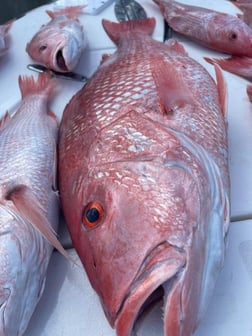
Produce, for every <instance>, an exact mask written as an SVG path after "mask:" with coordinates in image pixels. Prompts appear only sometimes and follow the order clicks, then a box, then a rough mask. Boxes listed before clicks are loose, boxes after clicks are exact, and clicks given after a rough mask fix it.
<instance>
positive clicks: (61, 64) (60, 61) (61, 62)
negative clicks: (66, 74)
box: [56, 49, 68, 71]
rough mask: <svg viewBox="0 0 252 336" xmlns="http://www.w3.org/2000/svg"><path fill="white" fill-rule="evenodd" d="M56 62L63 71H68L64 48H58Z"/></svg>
mask: <svg viewBox="0 0 252 336" xmlns="http://www.w3.org/2000/svg"><path fill="white" fill-rule="evenodd" d="M56 62H57V65H58V67H59V68H60V69H61V70H62V71H68V69H67V66H66V62H65V59H64V56H63V52H62V49H60V50H58V51H57V53H56Z"/></svg>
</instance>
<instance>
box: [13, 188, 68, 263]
mask: <svg viewBox="0 0 252 336" xmlns="http://www.w3.org/2000/svg"><path fill="white" fill-rule="evenodd" d="M6 199H8V200H11V201H12V202H13V203H14V205H15V207H16V209H17V212H18V213H19V214H20V215H21V216H22V217H23V218H24V219H26V220H27V221H28V222H29V223H30V224H31V225H32V226H33V227H34V229H36V230H37V231H39V232H40V233H41V234H42V236H43V237H44V238H45V239H46V240H48V242H49V243H51V244H52V246H54V247H55V248H56V249H57V250H58V251H59V252H60V253H61V254H62V255H63V256H64V257H65V258H67V259H68V260H69V259H70V258H69V256H68V254H67V252H66V250H65V249H64V248H63V246H62V245H61V243H60V242H59V240H58V239H57V237H56V232H55V231H54V230H53V228H52V227H51V225H50V223H49V221H48V219H47V218H46V216H45V214H44V212H43V209H42V206H41V204H40V203H39V201H38V200H37V198H36V196H35V195H34V193H33V192H32V190H31V189H30V188H28V187H27V186H25V185H17V186H16V187H15V188H13V189H12V190H11V191H10V192H9V193H8V194H7V196H6Z"/></svg>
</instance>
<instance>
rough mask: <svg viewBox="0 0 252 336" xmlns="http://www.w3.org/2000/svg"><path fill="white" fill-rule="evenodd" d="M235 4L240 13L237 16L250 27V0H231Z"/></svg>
mask: <svg viewBox="0 0 252 336" xmlns="http://www.w3.org/2000/svg"><path fill="white" fill-rule="evenodd" d="M232 3H233V4H234V5H235V6H237V7H238V8H239V9H240V10H241V11H242V14H238V17H239V18H240V19H241V20H243V21H244V22H245V23H246V24H247V25H248V26H250V27H252V3H251V1H250V0H246V1H245V0H241V1H234V2H232Z"/></svg>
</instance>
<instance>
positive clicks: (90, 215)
mask: <svg viewBox="0 0 252 336" xmlns="http://www.w3.org/2000/svg"><path fill="white" fill-rule="evenodd" d="M86 217H87V220H88V221H89V222H90V223H94V222H96V221H97V220H98V219H99V217H100V213H99V211H98V210H97V209H96V208H90V209H88V211H87V212H86Z"/></svg>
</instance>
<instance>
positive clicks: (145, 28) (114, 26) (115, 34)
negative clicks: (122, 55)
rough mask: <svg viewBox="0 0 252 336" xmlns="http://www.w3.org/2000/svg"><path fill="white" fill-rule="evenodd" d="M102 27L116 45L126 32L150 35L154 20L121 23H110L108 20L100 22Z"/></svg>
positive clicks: (154, 23)
mask: <svg viewBox="0 0 252 336" xmlns="http://www.w3.org/2000/svg"><path fill="white" fill-rule="evenodd" d="M102 25H103V28H104V30H105V31H106V33H107V34H108V36H109V37H110V38H111V40H112V41H113V42H114V43H116V44H118V43H119V41H120V38H121V36H123V35H124V34H125V33H127V32H132V33H133V34H134V33H136V32H142V33H145V34H147V35H151V34H152V33H153V31H154V28H155V25H156V20H155V18H147V19H141V20H129V21H123V22H112V21H109V20H105V19H103V20H102Z"/></svg>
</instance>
